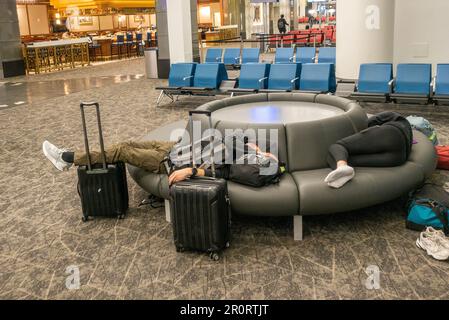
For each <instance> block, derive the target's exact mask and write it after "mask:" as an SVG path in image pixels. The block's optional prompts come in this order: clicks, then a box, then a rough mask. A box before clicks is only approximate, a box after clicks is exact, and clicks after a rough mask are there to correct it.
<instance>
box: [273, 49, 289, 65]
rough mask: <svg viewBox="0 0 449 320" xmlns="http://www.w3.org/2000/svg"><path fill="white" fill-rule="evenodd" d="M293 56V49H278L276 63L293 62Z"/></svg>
mask: <svg viewBox="0 0 449 320" xmlns="http://www.w3.org/2000/svg"><path fill="white" fill-rule="evenodd" d="M293 54H294V49H293V48H277V49H276V56H275V57H274V62H275V63H286V62H293V59H292V58H293Z"/></svg>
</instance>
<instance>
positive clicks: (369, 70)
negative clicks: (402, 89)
mask: <svg viewBox="0 0 449 320" xmlns="http://www.w3.org/2000/svg"><path fill="white" fill-rule="evenodd" d="M391 79H393V65H392V64H391V63H365V64H361V65H360V73H359V82H358V91H359V92H366V93H382V94H387V93H389V92H390V86H389V84H388V83H389V82H390V81H391Z"/></svg>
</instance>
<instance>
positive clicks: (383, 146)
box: [327, 124, 407, 169]
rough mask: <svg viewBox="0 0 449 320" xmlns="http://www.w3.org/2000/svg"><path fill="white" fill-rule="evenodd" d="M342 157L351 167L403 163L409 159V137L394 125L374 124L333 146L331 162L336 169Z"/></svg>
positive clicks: (330, 164) (329, 160) (328, 160)
mask: <svg viewBox="0 0 449 320" xmlns="http://www.w3.org/2000/svg"><path fill="white" fill-rule="evenodd" d="M341 160H344V161H347V162H348V165H350V166H351V167H395V166H400V165H402V164H403V163H405V162H406V161H407V140H406V138H405V136H404V133H403V132H401V130H400V129H399V128H397V127H395V126H393V125H389V124H384V125H382V126H375V127H370V128H368V129H366V130H364V131H361V132H359V133H356V134H354V135H352V136H349V137H347V138H344V139H341V140H339V141H337V143H335V144H333V145H331V146H330V148H329V155H328V158H327V162H328V164H329V166H330V167H331V168H332V169H335V168H336V167H337V162H338V161H341Z"/></svg>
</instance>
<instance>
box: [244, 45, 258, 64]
mask: <svg viewBox="0 0 449 320" xmlns="http://www.w3.org/2000/svg"><path fill="white" fill-rule="evenodd" d="M259 55H260V49H258V48H243V50H242V64H245V63H259Z"/></svg>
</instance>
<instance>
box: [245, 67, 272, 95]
mask: <svg viewBox="0 0 449 320" xmlns="http://www.w3.org/2000/svg"><path fill="white" fill-rule="evenodd" d="M269 72H270V65H269V64H265V63H248V64H242V67H241V69H240V78H239V88H241V89H265V88H267V86H268V75H269ZM262 78H267V79H264V80H263V81H261V82H259V80H260V79H262Z"/></svg>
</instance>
